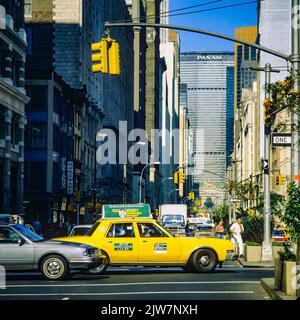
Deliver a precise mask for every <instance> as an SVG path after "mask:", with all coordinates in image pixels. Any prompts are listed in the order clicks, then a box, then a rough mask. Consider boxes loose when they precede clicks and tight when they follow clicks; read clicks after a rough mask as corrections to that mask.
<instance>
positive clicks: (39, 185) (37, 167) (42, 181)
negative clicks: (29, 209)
mask: <svg viewBox="0 0 300 320" xmlns="http://www.w3.org/2000/svg"><path fill="white" fill-rule="evenodd" d="M46 174H47V172H46V162H31V165H30V177H31V179H30V180H31V185H30V187H31V188H30V189H31V190H41V191H42V190H45V185H46Z"/></svg>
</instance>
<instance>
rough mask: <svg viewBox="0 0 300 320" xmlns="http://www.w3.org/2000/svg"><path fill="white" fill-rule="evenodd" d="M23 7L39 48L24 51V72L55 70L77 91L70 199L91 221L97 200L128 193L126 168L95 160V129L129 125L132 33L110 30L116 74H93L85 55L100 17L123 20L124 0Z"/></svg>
mask: <svg viewBox="0 0 300 320" xmlns="http://www.w3.org/2000/svg"><path fill="white" fill-rule="evenodd" d="M25 11H26V14H25V18H26V22H27V29H28V32H29V35H30V38H31V39H32V43H33V46H35V45H37V46H38V47H39V50H33V51H34V52H33V53H32V54H30V53H29V60H30V61H29V64H28V68H29V69H30V71H33V70H34V71H35V72H41V71H45V70H46V71H47V72H49V73H52V72H55V73H56V74H58V75H59V76H60V77H61V78H62V80H63V81H64V82H65V83H66V85H68V86H69V87H70V88H71V89H74V90H76V91H79V92H82V93H83V95H82V96H81V98H82V99H83V101H81V102H80V105H82V106H81V107H80V108H76V110H75V114H74V118H75V120H74V130H75V141H74V153H75V161H74V199H75V200H76V201H75V203H76V207H77V211H78V210H79V211H80V213H83V215H84V214H85V215H86V219H85V218H84V217H83V218H84V219H85V220H91V214H92V213H99V209H100V207H99V203H100V202H101V203H103V202H104V201H105V202H107V203H109V202H123V201H125V202H127V201H129V200H128V199H130V198H131V192H132V190H131V189H132V188H131V179H130V177H129V178H128V177H127V172H130V170H129V169H128V170H127V168H126V169H124V167H123V166H118V165H117V166H115V167H114V168H112V170H110V169H109V170H108V168H107V166H101V165H100V164H99V163H98V162H97V161H96V154H97V149H98V147H99V142H98V141H96V135H97V132H99V130H101V129H102V128H103V127H107V128H112V129H113V130H115V132H116V134H118V122H119V121H127V122H128V129H129V130H130V129H131V128H132V126H133V121H134V117H133V88H132V86H133V62H132V61H133V58H132V57H133V50H132V39H133V36H132V34H131V33H130V32H129V33H128V32H126V30H122V31H121V32H118V31H117V30H112V33H111V37H114V38H115V39H116V40H117V41H118V42H119V43H120V47H121V48H120V52H121V75H120V76H115V77H112V76H107V75H103V74H93V73H92V71H91V65H92V61H91V58H90V57H91V43H93V42H97V41H99V40H100V39H101V38H102V37H103V34H104V21H105V20H116V19H117V20H124V19H128V18H129V13H128V9H127V6H126V2H125V1H89V0H84V1H75V0H68V1H62V0H43V1H36V0H32V1H27V7H26V10H25ZM41 35H43V37H41ZM41 47H43V48H44V49H45V50H41ZM36 76H37V75H36V74H35V76H34V77H35V78H36ZM29 80H30V78H29ZM60 160H61V159H60ZM60 163H61V161H60ZM60 169H61V170H62V167H61V168H60ZM112 183H114V185H112ZM78 208H79V209H78Z"/></svg>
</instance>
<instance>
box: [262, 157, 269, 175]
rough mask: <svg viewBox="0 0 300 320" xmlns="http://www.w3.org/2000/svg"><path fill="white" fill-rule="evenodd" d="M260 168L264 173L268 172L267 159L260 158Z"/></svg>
mask: <svg viewBox="0 0 300 320" xmlns="http://www.w3.org/2000/svg"><path fill="white" fill-rule="evenodd" d="M261 163H262V170H263V172H264V173H265V174H269V160H267V159H262V162H261Z"/></svg>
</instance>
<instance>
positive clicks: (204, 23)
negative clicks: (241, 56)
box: [169, 0, 270, 52]
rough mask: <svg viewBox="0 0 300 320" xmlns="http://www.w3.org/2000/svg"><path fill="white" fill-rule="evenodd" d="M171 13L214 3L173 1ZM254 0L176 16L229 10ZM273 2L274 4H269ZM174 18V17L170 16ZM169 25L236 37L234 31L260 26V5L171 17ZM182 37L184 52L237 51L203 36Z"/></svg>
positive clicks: (232, 0) (225, 0) (233, 0)
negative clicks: (233, 5)
mask: <svg viewBox="0 0 300 320" xmlns="http://www.w3.org/2000/svg"><path fill="white" fill-rule="evenodd" d="M169 1H170V9H169V10H176V9H180V8H184V7H188V6H194V5H198V4H203V3H207V2H212V1H214V0H169ZM250 1H251V0H220V1H219V2H215V3H211V4H208V5H205V6H201V7H196V8H191V9H187V10H186V11H178V12H174V13H173V14H174V15H175V14H179V13H184V12H188V11H197V10H203V9H208V8H215V7H222V6H228V5H232V4H238V3H243V2H250ZM265 1H270V0H265ZM170 15H172V13H170ZM169 24H174V25H180V26H186V27H193V28H199V29H206V30H209V31H213V32H218V33H223V34H226V35H230V36H234V30H235V29H236V28H239V27H245V26H253V25H256V24H257V4H256V3H251V4H247V5H243V6H237V7H232V8H226V9H220V10H214V11H208V12H199V13H193V14H189V15H182V16H173V17H172V16H171V17H170V18H169ZM179 33H180V47H181V52H186V51H233V50H234V44H233V42H230V41H225V40H222V39H218V38H213V37H209V36H205V35H201V34H196V33H190V32H182V31H179Z"/></svg>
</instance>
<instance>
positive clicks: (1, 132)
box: [0, 109, 5, 139]
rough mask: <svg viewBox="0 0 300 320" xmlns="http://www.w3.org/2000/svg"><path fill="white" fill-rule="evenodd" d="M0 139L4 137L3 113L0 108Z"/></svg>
mask: <svg viewBox="0 0 300 320" xmlns="http://www.w3.org/2000/svg"><path fill="white" fill-rule="evenodd" d="M0 139H5V115H4V111H2V110H1V109H0Z"/></svg>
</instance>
